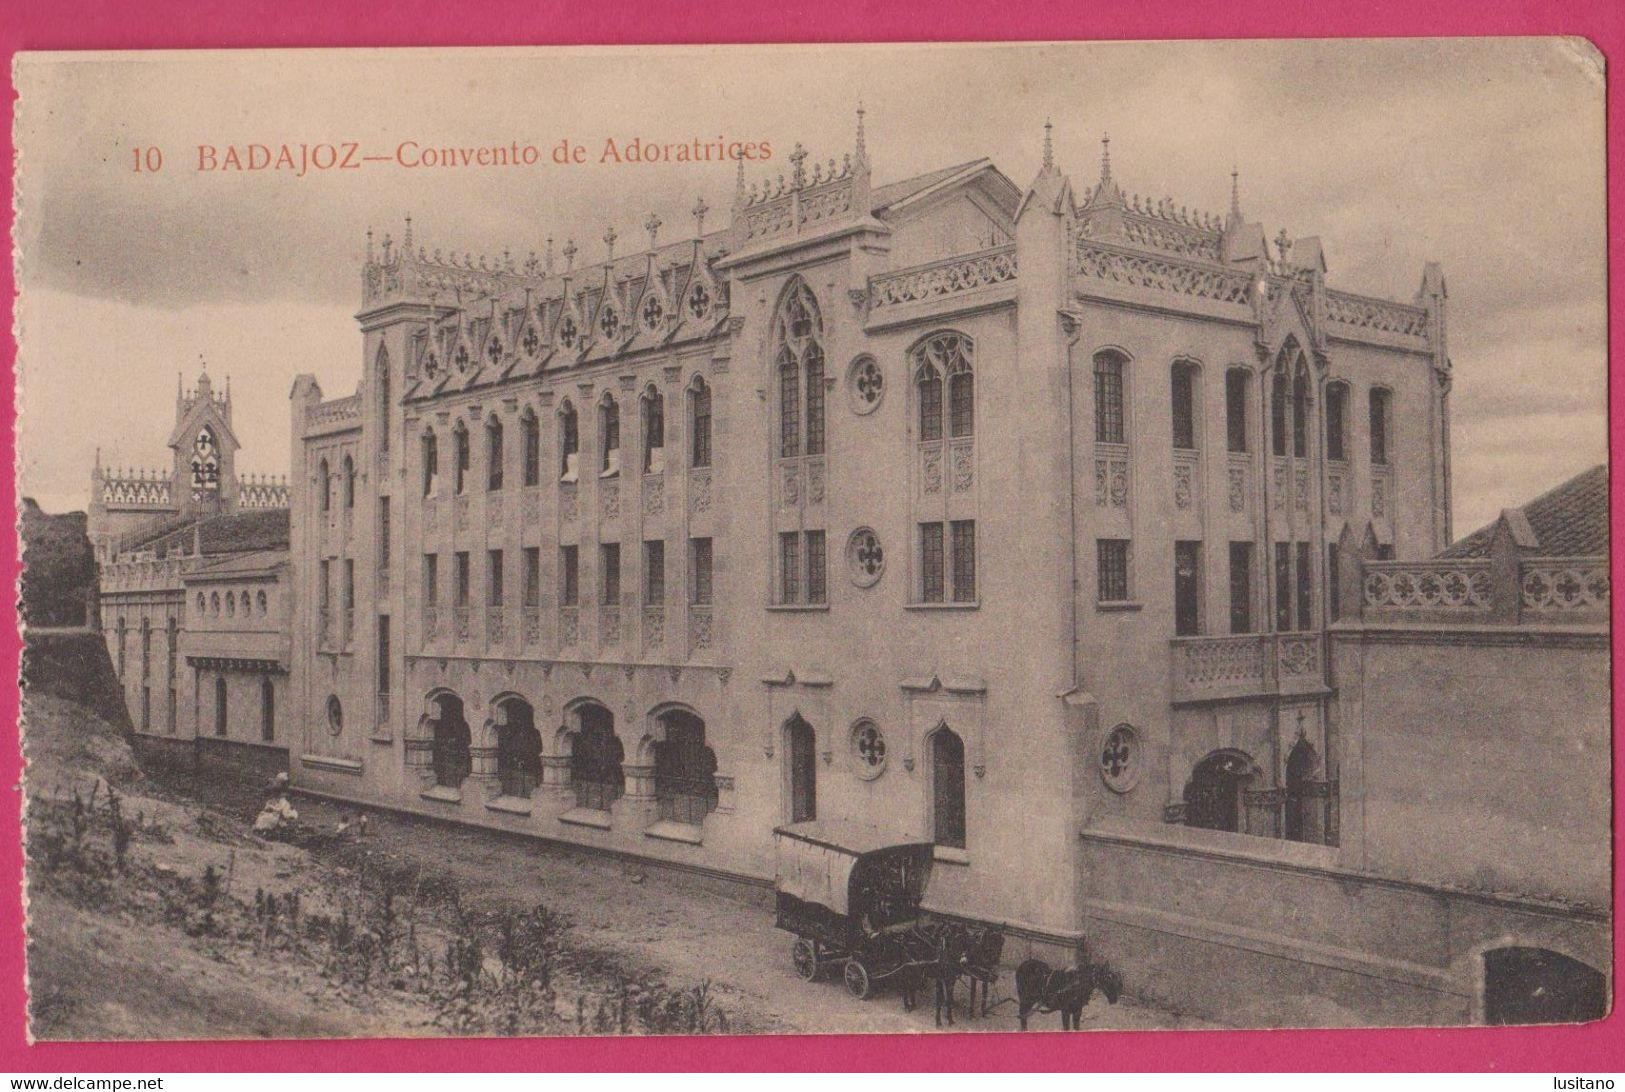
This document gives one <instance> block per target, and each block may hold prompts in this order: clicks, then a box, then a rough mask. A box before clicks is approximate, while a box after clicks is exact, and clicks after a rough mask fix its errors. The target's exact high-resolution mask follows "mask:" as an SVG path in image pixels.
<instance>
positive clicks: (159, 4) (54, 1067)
mask: <svg viewBox="0 0 1625 1092" xmlns="http://www.w3.org/2000/svg"><path fill="white" fill-rule="evenodd" d="M25 4H26V5H28V10H21V11H20V10H17V9H18V8H22V7H23V6H24V5H25ZM8 7H9V8H11V10H9V11H8V12H7V14H6V15H5V17H4V25H0V49H3V51H4V56H5V59H6V82H7V91H8V94H7V103H8V106H9V104H10V102H11V100H12V97H13V96H14V94H15V88H14V87H12V86H11V80H10V71H11V64H10V62H11V57H12V54H13V53H15V52H16V51H18V50H23V49H205V48H210V49H212V48H243V47H272V46H283V47H297V46H406V45H412V46H442V45H444V46H451V45H456V46H480V45H533V44H585V43H656V42H791V41H803V42H804V41H839V42H849V41H850V42H855V41H910V40H919V39H922V38H925V37H928V36H929V37H931V38H932V39H937V40H951V41H981V40H1035V39H1036V40H1053V39H1074V38H1252V37H1384V36H1406V37H1411V36H1433V35H1532V34H1578V35H1584V36H1585V37H1587V38H1589V39H1591V41H1592V42H1594V43H1595V44H1596V45H1597V47H1598V48H1599V49H1601V50H1602V52H1603V54H1604V55H1605V56H1606V57H1608V59H1609V60H1610V62H1612V61H1613V60H1614V59H1615V58H1616V57H1618V56H1620V55H1622V53H1625V4H1620V3H1618V0H1570V2H1568V3H1557V2H1550V0H1546V2H1536V0H1525V2H1518V0H1453V2H1452V0H1437V2H1423V0H1361V2H1359V3H1343V4H1339V5H1337V6H1336V7H1335V8H1334V7H1333V6H1332V5H1329V4H1328V5H1325V6H1324V8H1323V9H1318V6H1317V5H1313V4H1307V3H1303V2H1302V0H1252V2H1251V3H1247V4H1237V5H1233V6H1232V5H1226V4H1223V3H1214V2H1212V0H1206V2H1193V3H1187V4H1183V5H1181V4H1176V3H1170V2H1168V0H1139V2H1138V3H1135V4H1132V5H1122V6H1121V7H1120V8H1115V9H1112V10H1107V9H1106V8H1105V6H1104V5H1101V6H1097V5H1087V6H1085V5H1084V4H1082V3H1077V2H1075V0H1073V2H1067V0H1026V2H1025V3H1023V4H1020V5H1013V4H988V3H986V2H985V0H946V2H942V3H937V4H930V3H926V2H923V0H886V2H885V3H884V4H881V3H876V2H874V0H858V2H854V0H839V2H832V0H823V2H820V3H817V4H814V3H808V2H807V0H793V2H789V3H784V2H781V3H776V4H770V5H759V4H753V3H751V2H750V0H707V2H706V3H704V4H701V3H695V2H685V3H673V4H669V5H667V6H665V10H662V11H659V12H651V11H644V10H638V11H632V10H624V11H623V10H617V9H616V7H615V6H614V5H613V4H606V3H599V4H593V5H588V4H580V3H569V4H566V3H563V2H561V0H527V2H524V3H520V4H504V3H501V2H499V0H459V2H457V3H455V4H451V5H448V4H447V3H446V2H445V0H390V2H387V3H381V2H377V0H373V2H369V3H354V4H343V5H341V4H335V3H332V2H331V0H278V2H277V3H275V4H274V5H258V4H256V5H246V4H244V5H239V4H236V3H232V2H230V0H212V2H186V0H146V2H144V3H141V4H139V5H135V4H130V3H127V2H125V3H119V2H116V0H100V2H70V0H55V2H54V3H51V4H50V6H49V7H47V5H46V3H45V2H44V0H12V3H11V4H9V5H8ZM453 15H454V16H455V17H454V18H452V17H451V16H453ZM1619 107H1620V91H1619V85H1618V83H1617V82H1616V81H1613V80H1610V81H1609V85H1608V118H1609V124H1608V129H1609V136H1610V138H1611V139H1610V141H1609V148H1608V166H1609V178H1608V195H1609V205H1610V209H1611V214H1610V216H1609V221H1608V226H1609V236H1610V241H1611V242H1612V243H1613V244H1615V249H1616V252H1617V249H1618V247H1619V245H1620V244H1621V243H1625V233H1622V232H1621V229H1620V217H1619V212H1618V210H1619V205H1620V199H1621V197H1622V192H1625V169H1621V168H1622V166H1625V163H1622V152H1621V147H1622V143H1621V142H1620V141H1619V140H1617V139H1613V138H1615V137H1617V135H1618V134H1617V128H1618V118H1619ZM9 112H10V111H9V109H8V111H7V113H8V115H9ZM11 139H12V134H11V127H10V125H9V124H7V125H5V126H4V129H3V131H0V153H3V161H4V162H8V163H9V162H10V161H11V153H12V147H11ZM1509 169H1511V167H1510V165H1509ZM5 217H6V226H7V237H8V239H9V236H10V226H11V201H10V200H9V194H8V200H7V201H6V203H5ZM1550 257H1551V259H1552V260H1554V261H1556V260H1561V256H1560V255H1551V256H1550ZM1613 264H1614V263H1612V262H1611V263H1610V266H1611V268H1612V266H1613ZM12 279H13V278H12V268H11V263H9V262H6V263H3V264H0V288H3V292H0V300H3V306H4V316H3V317H4V328H5V331H6V336H5V338H4V346H5V351H6V361H7V363H8V365H9V364H10V363H12V361H13V360H14V357H15V353H16V345H15V342H14V341H13V339H12V337H11V327H12V317H13V316H12V293H13V291H14V290H15V289H14V285H13V283H12ZM1610 317H1611V318H1612V320H1613V322H1612V326H1611V329H1612V334H1611V338H1610V346H1611V347H1614V346H1617V344H1618V342H1619V340H1620V339H1619V333H1618V331H1619V327H1620V319H1621V317H1622V311H1621V306H1620V298H1619V293H1618V292H1617V291H1615V292H1614V293H1612V294H1611V296H1610ZM4 374H5V377H6V378H5V391H4V397H5V403H6V407H7V410H8V414H7V420H8V421H10V420H11V416H10V412H9V411H10V410H11V409H12V408H13V406H14V398H15V385H14V381H13V379H12V370H11V368H10V367H9V366H8V367H7V368H6V369H5V373H4ZM1609 398H1610V411H1611V413H1610V419H1611V426H1610V428H1611V436H1612V438H1613V439H1614V440H1616V441H1617V440H1619V439H1622V438H1625V412H1622V410H1625V386H1620V385H1611V389H1610V394H1609ZM0 442H3V443H4V445H5V447H4V453H5V455H6V457H7V462H8V463H9V462H10V459H11V458H12V457H14V454H15V453H14V451H13V450H12V444H13V437H12V434H11V430H10V429H9V428H8V429H7V430H6V431H5V436H4V439H3V441H0ZM1617 462H1618V461H1617V460H1611V463H1614V464H1617ZM1622 485H1625V476H1622V475H1620V474H1619V473H1618V472H1617V465H1616V472H1615V474H1614V479H1613V494H1612V495H1613V502H1614V511H1615V513H1616V515H1617V514H1618V513H1619V511H1620V508H1621V501H1622V500H1625V490H1622ZM15 488H16V486H15V483H14V481H13V480H12V476H11V475H10V474H6V475H3V476H0V491H3V496H0V504H3V505H4V506H5V508H6V509H8V510H9V509H11V508H13V507H14V505H15V502H16V497H15V496H14V493H15ZM1622 523H1625V520H1621V519H1617V518H1616V520H1615V526H1616V528H1617V527H1619V526H1620V525H1621V524H1622ZM16 549H17V547H16V540H15V537H14V536H12V535H3V536H0V571H3V572H4V574H5V577H6V579H7V580H8V581H10V580H14V579H15V578H16V575H17V553H16ZM1622 571H1625V564H1622V563H1621V560H1620V558H1619V556H1617V555H1616V556H1615V557H1614V564H1613V575H1614V584H1615V586H1616V587H1618V586H1619V584H1620V576H1621V572H1622ZM1622 602H1625V597H1620V596H1616V597H1615V599H1614V604H1615V607H1616V611H1615V618H1616V625H1617V620H1618V617H1619V614H1620V611H1619V610H1618V609H1617V608H1619V607H1620V605H1621V603H1622ZM18 649H19V642H18V640H17V637H16V635H15V634H14V633H13V632H11V631H10V630H9V629H6V631H5V632H3V633H0V657H3V659H0V676H4V677H6V678H15V677H16V669H17V655H18ZM1619 666H1620V657H1619V652H1618V648H1617V646H1616V649H1615V672H1616V675H1617V674H1618V672H1619ZM1614 709H1615V714H1616V717H1617V716H1618V714H1619V712H1620V709H1621V699H1620V696H1619V694H1618V693H1617V692H1616V694H1615V698H1614ZM16 713H17V693H16V691H15V690H14V689H12V688H10V687H0V721H4V722H6V723H11V724H15V723H16ZM1621 769H1625V759H1622V756H1621V754H1620V752H1619V751H1618V750H1617V749H1616V753H1615V772H1616V778H1615V781H1616V784H1617V782H1618V780H1619V778H1618V776H1617V775H1618V773H1619V771H1620V770H1621ZM20 770H21V758H20V755H19V753H18V750H17V748H16V747H15V746H6V747H3V748H0V785H4V786H6V788H5V789H4V790H0V796H3V801H0V879H4V880H7V881H12V880H16V881H20V879H21V875H22V855H21V849H20V845H21V842H20V825H21V804H22V797H21V793H20V792H19V791H18V789H17V788H16V785H17V781H18V778H19V775H20ZM1615 823H1616V830H1617V829H1618V827H1617V824H1618V823H1619V817H1618V815H1617V814H1616V816H1615ZM1621 875H1622V870H1621V868H1620V860H1619V852H1618V848H1617V839H1616V851H1615V867H1614V876H1615V890H1616V906H1617V903H1618V899H1617V893H1618V891H1619V883H1620V879H1621ZM11 890H12V894H9V895H7V896H5V898H4V900H3V901H0V1070H7V1071H12V1072H19V1073H30V1072H31V1073H36V1074H42V1075H43V1074H45V1073H51V1074H59V1073H74V1072H78V1073H85V1072H98V1071H124V1072H132V1073H139V1072H143V1071H145V1072H168V1071H193V1070H199V1071H207V1070H279V1069H288V1070H423V1069H453V1070H533V1069H563V1070H570V1069H599V1068H614V1069H627V1068H646V1069H750V1070H755V1069H786V1070H804V1069H854V1068H861V1069H920V1070H941V1069H948V1070H982V1069H1104V1070H1186V1069H1222V1070H1279V1069H1289V1070H1291V1069H1307V1070H1501V1071H1522V1070H1536V1071H1540V1070H1545V1071H1556V1072H1562V1073H1586V1072H1592V1073H1595V1072H1597V1071H1612V1070H1622V1069H1625V1049H1622V1040H1625V1033H1622V1027H1625V1024H1622V1021H1625V1017H1622V1016H1621V1014H1620V1013H1619V1012H1618V1011H1617V1010H1616V1011H1615V1012H1614V1014H1613V1016H1612V1017H1610V1018H1609V1019H1607V1020H1604V1021H1602V1022H1599V1023H1596V1024H1591V1025H1587V1026H1583V1027H1572V1028H1570V1027H1565V1028H1498V1029H1460V1030H1442V1031H1441V1030H1418V1031H1331V1032H1299V1031H1283V1032H1222V1033H1220V1032H1091V1033H1088V1034H1076V1035H1060V1034H1055V1033H1046V1034H1028V1035H1017V1034H1000V1035H954V1036H950V1037H948V1038H946V1039H945V1038H943V1037H942V1036H935V1035H934V1036H926V1035H920V1036H892V1035H872V1036H866V1035H849V1036H818V1037H812V1038H810V1039H804V1038H789V1037H759V1038H742V1037H740V1038H714V1037H707V1038H693V1039H678V1038H673V1039H654V1038H627V1039H615V1038H610V1039H591V1038H583V1039H574V1038H571V1039H532V1040H508V1039H488V1040H482V1041H480V1042H479V1043H478V1044H477V1046H476V1047H475V1049H470V1045H469V1044H467V1043H463V1042H459V1041H455V1040H369V1041H359V1042H332V1041H307V1042H298V1041H281V1042H272V1043H264V1042H259V1041H254V1042H217V1043H179V1044H172V1043H159V1044H143V1043H91V1044H77V1045H64V1044H45V1045H36V1046H28V1045H27V1044H26V1041H25V1037H24V1021H23V1008H24V1002H25V994H24V991H23V989H22V987H21V983H22V979H23V927H22V905H21V898H20V887H17V888H12V889H11ZM1616 913H1617V911H1616ZM1619 963H1620V957H1619V951H1618V940H1617V936H1616V941H1615V965H1616V967H1617V966H1618V965H1619Z"/></svg>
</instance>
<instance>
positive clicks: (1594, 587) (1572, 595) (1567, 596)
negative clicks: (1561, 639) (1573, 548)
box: [1518, 557, 1610, 621]
mask: <svg viewBox="0 0 1625 1092" xmlns="http://www.w3.org/2000/svg"><path fill="white" fill-rule="evenodd" d="M1518 590H1519V596H1518V601H1519V604H1520V606H1521V607H1522V608H1523V611H1524V614H1525V617H1528V616H1529V615H1530V614H1534V615H1538V616H1540V617H1542V618H1550V619H1551V620H1553V621H1570V620H1575V621H1579V620H1584V621H1591V620H1603V621H1605V620H1607V618H1608V603H1609V595H1610V587H1609V577H1608V558H1606V557H1542V558H1531V559H1528V560H1526V561H1524V562H1523V564H1522V565H1521V566H1520V567H1519V574H1518Z"/></svg>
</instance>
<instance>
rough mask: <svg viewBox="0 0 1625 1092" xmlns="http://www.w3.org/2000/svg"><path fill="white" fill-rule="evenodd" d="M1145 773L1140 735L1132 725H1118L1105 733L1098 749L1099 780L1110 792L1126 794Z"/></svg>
mask: <svg viewBox="0 0 1625 1092" xmlns="http://www.w3.org/2000/svg"><path fill="white" fill-rule="evenodd" d="M1144 772H1145V755H1144V754H1143V748H1142V747H1141V744H1140V733H1139V732H1138V731H1137V730H1136V729H1135V728H1134V726H1133V725H1132V724H1119V725H1118V726H1117V727H1115V728H1113V729H1112V730H1111V731H1110V732H1107V733H1106V740H1105V742H1104V743H1102V744H1101V747H1100V779H1101V780H1102V781H1104V782H1105V783H1106V787H1107V788H1108V789H1110V790H1112V792H1119V793H1122V792H1128V791H1129V790H1130V789H1132V788H1133V787H1134V786H1135V785H1136V784H1137V783H1138V782H1139V780H1140V775H1141V774H1142V773H1144Z"/></svg>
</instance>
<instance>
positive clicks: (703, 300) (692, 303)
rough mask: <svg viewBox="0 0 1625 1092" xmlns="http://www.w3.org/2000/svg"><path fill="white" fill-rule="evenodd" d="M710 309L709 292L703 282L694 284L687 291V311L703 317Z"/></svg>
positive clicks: (696, 316)
mask: <svg viewBox="0 0 1625 1092" xmlns="http://www.w3.org/2000/svg"><path fill="white" fill-rule="evenodd" d="M710 310H711V293H710V291H709V290H708V289H707V288H706V287H705V285H703V284H696V285H695V286H694V287H693V288H692V289H691V290H690V291H689V293H688V313H689V314H691V315H693V316H694V317H695V318H697V319H703V318H705V316H706V315H707V314H708V313H709V312H710Z"/></svg>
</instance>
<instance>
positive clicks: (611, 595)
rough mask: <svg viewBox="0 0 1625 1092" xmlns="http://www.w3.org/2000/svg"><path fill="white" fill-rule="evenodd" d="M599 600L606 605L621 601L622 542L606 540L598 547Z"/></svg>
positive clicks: (615, 604)
mask: <svg viewBox="0 0 1625 1092" xmlns="http://www.w3.org/2000/svg"><path fill="white" fill-rule="evenodd" d="M598 602H599V603H601V604H603V605H604V606H606V607H616V606H620V603H621V544H620V543H619V542H605V543H603V544H601V545H600V546H599V547H598Z"/></svg>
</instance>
